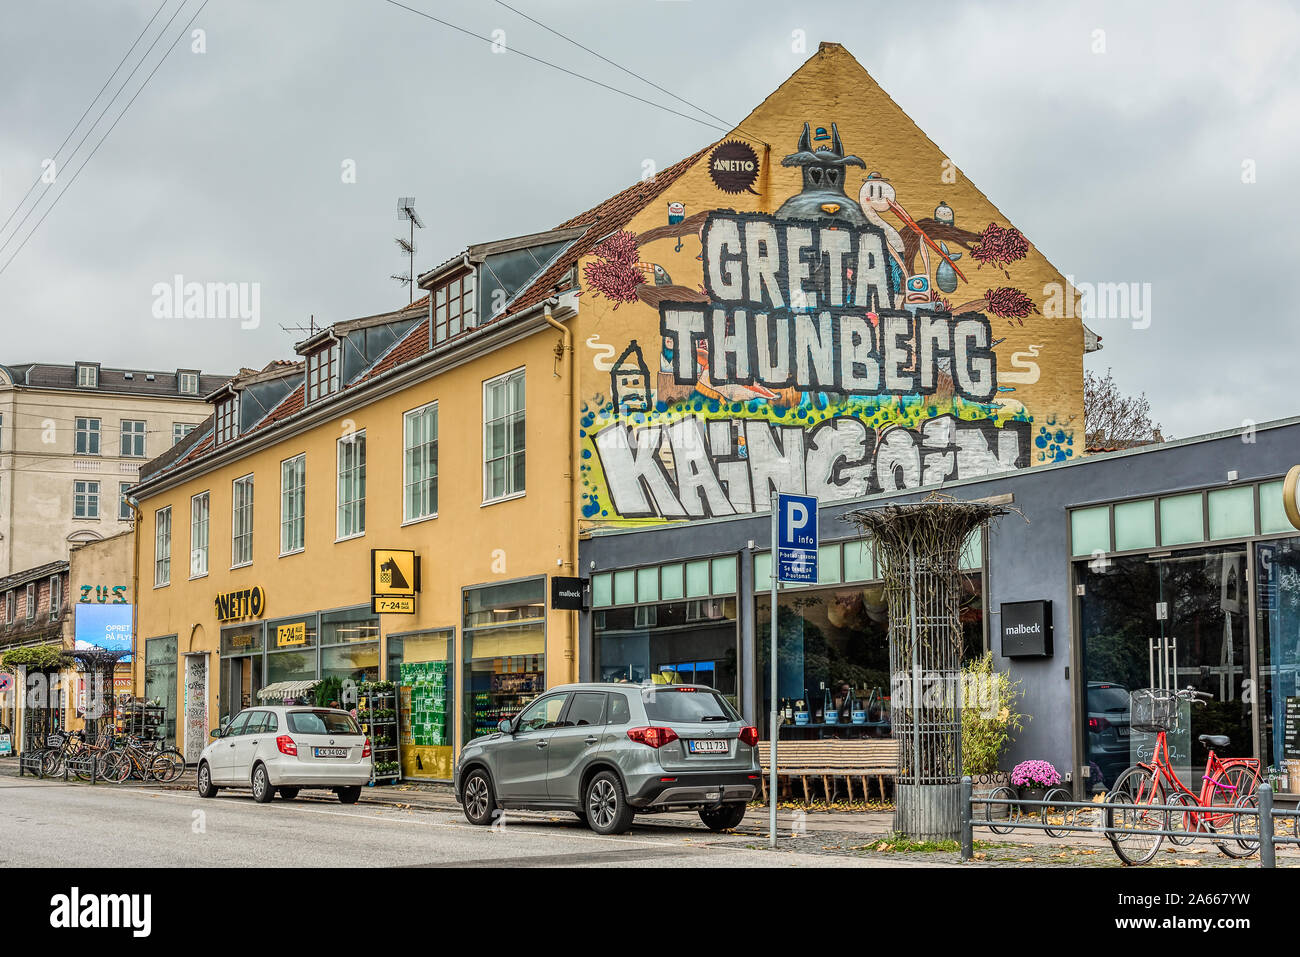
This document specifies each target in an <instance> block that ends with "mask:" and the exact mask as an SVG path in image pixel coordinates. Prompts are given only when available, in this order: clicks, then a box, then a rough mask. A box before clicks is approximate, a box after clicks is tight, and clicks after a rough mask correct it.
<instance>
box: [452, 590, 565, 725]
mask: <svg viewBox="0 0 1300 957" xmlns="http://www.w3.org/2000/svg"><path fill="white" fill-rule="evenodd" d="M464 605H465V617H464V623H463V624H464V628H463V632H462V634H463V644H464V651H463V658H464V663H463V667H464V673H465V679H464V689H465V690H464V699H463V700H464V710H465V716H464V721H463V727H462V737H463V738H464V740H466V741H468V740H469V739H470V738H474V737H477V736H479V735H481V734H489V733H491V732H492V731H494V730H496V726H497V725H498V724H499V723H500V722H501V719H502V718H512V717H514V716H515V715H516V714H518V713H519V711H520V710H521V709H522V708H523V706H524V705H525V704H527V703H528V702H529V701H531V700H532V699H533V698H534V697H535V696H536V695H537V694H538V692H540V691H542V690H544V689H545V687H546V673H545V667H546V580H545V579H544V578H534V579H529V580H526V581H518V582H506V583H503V584H500V585H485V586H481V587H478V588H467V589H465V591H464Z"/></svg>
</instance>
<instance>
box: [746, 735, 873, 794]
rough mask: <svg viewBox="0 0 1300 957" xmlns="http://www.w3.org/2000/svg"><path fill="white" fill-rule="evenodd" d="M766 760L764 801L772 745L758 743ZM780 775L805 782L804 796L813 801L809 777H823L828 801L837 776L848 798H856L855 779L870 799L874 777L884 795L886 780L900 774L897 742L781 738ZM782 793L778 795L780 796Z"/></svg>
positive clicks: (779, 746)
mask: <svg viewBox="0 0 1300 957" xmlns="http://www.w3.org/2000/svg"><path fill="white" fill-rule="evenodd" d="M759 749H760V752H761V754H762V762H763V800H764V801H766V800H767V779H768V775H769V774H770V770H771V761H770V754H771V752H770V751H769V745H768V744H767V743H766V742H764V743H762V744H760V745H759ZM776 773H777V777H778V779H779V778H787V779H791V780H793V779H794V778H798V779H800V780H801V781H802V782H803V797H804V802H805V803H807V802H809V801H811V800H812V798H811V795H810V794H809V791H808V779H809V778H814V779H816V778H821V780H822V787H823V788H824V789H825V791H826V799H827V801H831V800H834V794H835V790H834V788H835V779H836V778H844V781H845V783H846V784H847V785H848V790H849V800H850V801H852V800H853V779H854V778H857V779H858V781H859V782H860V784H861V786H862V795H863V797H864V798H865V799H866V800H870V799H871V786H870V783H869V782H870V780H871V778H875V779H876V786H877V787H878V788H879V790H880V797H881V799H882V800H883V799H884V797H885V779H886V778H894V777H897V775H898V742H897V740H895V739H894V738H861V739H858V740H853V741H780V742H778V744H777V751H776ZM779 797H780V795H778V799H779Z"/></svg>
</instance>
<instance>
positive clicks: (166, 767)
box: [149, 748, 185, 784]
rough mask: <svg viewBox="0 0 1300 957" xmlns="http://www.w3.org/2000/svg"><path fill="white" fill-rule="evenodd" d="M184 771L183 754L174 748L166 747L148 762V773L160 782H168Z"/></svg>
mask: <svg viewBox="0 0 1300 957" xmlns="http://www.w3.org/2000/svg"><path fill="white" fill-rule="evenodd" d="M184 771H185V755H183V754H181V753H180V752H179V751H177V750H176V749H175V748H167V749H166V750H164V751H159V752H158V753H157V754H156V755H154V757H153V760H152V761H150V762H149V773H150V774H152V775H153V777H154V779H155V780H157V781H159V782H160V783H162V784H170V783H171V782H172V781H175V780H176V779H177V778H178V777H180V776H181V774H182V773H183V772H184Z"/></svg>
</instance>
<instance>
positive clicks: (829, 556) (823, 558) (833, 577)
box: [817, 545, 840, 585]
mask: <svg viewBox="0 0 1300 957" xmlns="http://www.w3.org/2000/svg"><path fill="white" fill-rule="evenodd" d="M817 582H818V584H821V585H838V584H839V583H840V546H839V545H822V546H821V547H820V548H818V549H817Z"/></svg>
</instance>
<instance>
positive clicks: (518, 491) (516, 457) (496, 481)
mask: <svg viewBox="0 0 1300 957" xmlns="http://www.w3.org/2000/svg"><path fill="white" fill-rule="evenodd" d="M483 454H484V460H483V501H485V502H493V501H496V500H497V499H502V498H509V497H511V496H514V495H522V494H523V492H524V370H523V369H516V370H515V371H513V372H507V373H506V374H505V375H501V376H497V377H496V378H495V379H489V380H488V381H487V382H485V383H483Z"/></svg>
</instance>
